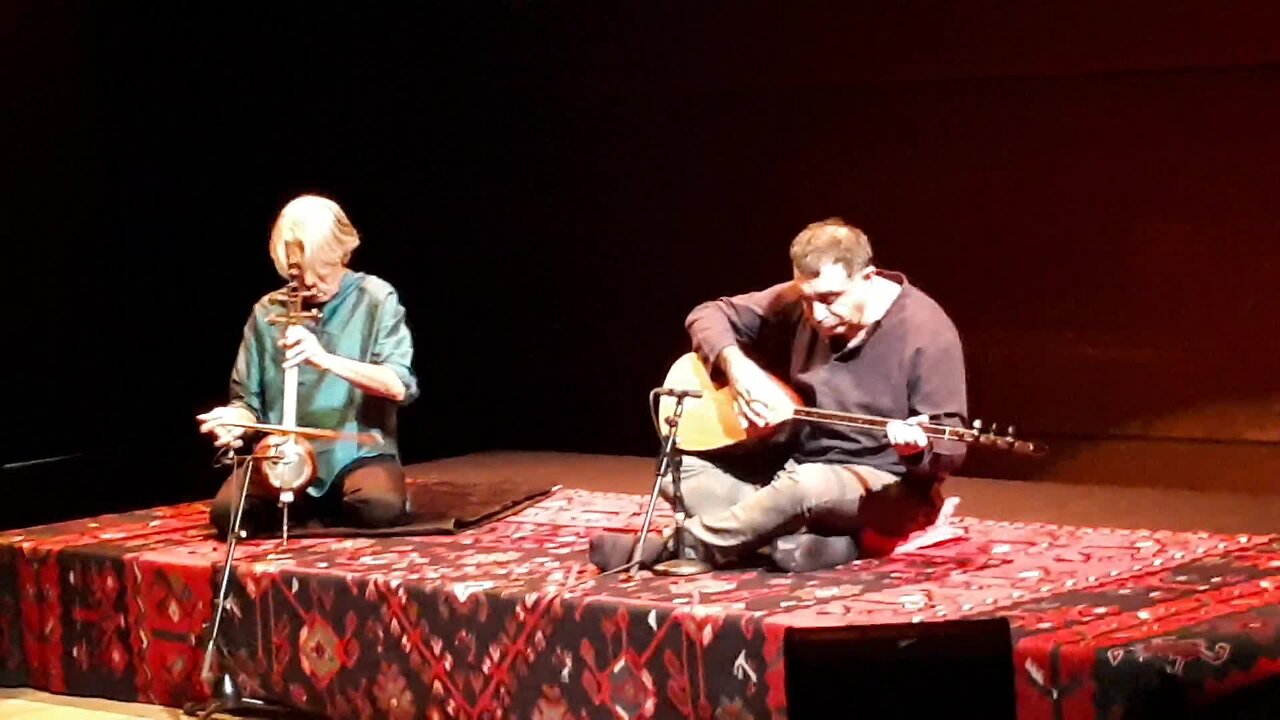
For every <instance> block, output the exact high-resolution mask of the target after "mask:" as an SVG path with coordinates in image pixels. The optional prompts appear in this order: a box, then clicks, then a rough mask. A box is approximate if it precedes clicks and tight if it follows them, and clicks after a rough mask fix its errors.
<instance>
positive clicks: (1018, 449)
mask: <svg viewBox="0 0 1280 720" xmlns="http://www.w3.org/2000/svg"><path fill="white" fill-rule="evenodd" d="M770 377H771V378H772V380H773V382H774V383H776V384H777V385H778V387H779V389H781V390H782V391H783V392H785V393H786V394H787V395H788V396H789V397H790V398H791V400H792V402H794V403H795V406H796V407H795V412H794V413H793V414H792V416H791V420H793V421H794V420H803V421H811V422H822V423H831V424H834V425H842V426H845V427H855V428H862V429H866V430H879V431H883V430H884V429H885V427H886V426H888V424H889V423H890V422H893V419H891V418H882V417H875V416H871V415H859V414H855V413H847V412H837V411H834V410H819V409H816V408H809V407H804V405H803V403H802V402H801V400H800V396H799V395H798V394H797V393H796V392H795V390H793V389H792V388H790V387H789V386H787V385H786V384H785V383H783V382H782V381H780V380H778V379H777V378H773V377H772V376H770ZM663 385H664V388H665V389H666V390H673V391H693V392H694V393H696V394H695V395H686V396H685V397H684V398H682V399H683V408H681V415H680V418H679V425H678V430H677V432H678V433H679V435H678V436H677V438H676V446H677V447H679V448H680V449H681V450H683V451H686V452H707V451H713V450H720V449H723V448H728V447H730V446H733V445H738V444H741V443H748V442H752V441H757V440H763V439H764V438H766V437H767V436H769V435H772V434H773V433H774V432H775V430H776V429H777V428H776V426H775V427H760V426H758V425H755V424H754V423H745V422H744V419H743V417H742V415H741V413H740V412H739V411H738V408H737V404H736V401H735V400H736V397H735V394H734V391H733V388H732V387H729V386H728V384H727V383H723V382H719V381H718V380H717V379H716V378H713V377H712V374H711V372H709V371H708V369H707V366H706V364H705V363H703V362H702V358H701V357H700V356H699V355H698V354H697V353H688V354H685V355H683V356H681V357H680V359H679V360H677V361H676V362H675V363H674V364H673V365H672V366H671V369H670V370H669V371H668V372H667V378H666V380H665V381H664V382H663ZM675 406H676V401H675V399H674V398H673V397H671V396H670V394H668V396H667V397H663V398H661V399H660V401H659V403H658V415H659V418H660V420H661V421H660V422H659V423H658V426H659V428H660V431H661V432H662V433H663V435H664V437H665V435H666V433H667V432H669V430H667V429H666V428H668V427H669V426H670V424H671V423H670V422H668V418H670V417H671V416H672V415H673V414H674V412H675ZM744 425H745V427H744ZM982 425H983V423H982V421H981V420H974V421H973V427H972V428H964V427H954V426H951V425H942V424H935V423H927V422H925V423H919V427H920V428H921V429H922V430H924V434H925V436H926V437H929V438H933V439H939V440H954V441H957V442H964V443H975V444H978V445H984V446H990V447H994V448H999V449H1001V450H1009V451H1011V452H1014V453H1017V454H1021V455H1042V454H1044V453H1045V452H1047V451H1048V448H1047V447H1045V446H1044V445H1042V444H1040V443H1035V442H1028V441H1026V440H1018V439H1015V438H1014V437H1013V428H1008V429H1007V430H1006V432H1005V434H1004V435H997V434H996V433H995V427H994V426H992V427H991V428H990V429H987V430H983V428H982Z"/></svg>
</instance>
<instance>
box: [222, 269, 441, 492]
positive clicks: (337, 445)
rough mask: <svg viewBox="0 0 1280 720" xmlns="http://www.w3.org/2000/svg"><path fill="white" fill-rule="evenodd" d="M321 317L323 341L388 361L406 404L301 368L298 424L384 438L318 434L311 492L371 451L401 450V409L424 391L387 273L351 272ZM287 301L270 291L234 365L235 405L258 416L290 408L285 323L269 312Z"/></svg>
mask: <svg viewBox="0 0 1280 720" xmlns="http://www.w3.org/2000/svg"><path fill="white" fill-rule="evenodd" d="M318 309H319V310H320V312H321V313H322V316H321V318H320V320H319V321H318V322H316V323H313V324H312V325H311V327H310V329H311V331H312V332H314V333H315V335H316V338H317V339H318V340H319V341H320V346H321V347H323V348H324V349H325V350H326V351H328V352H329V353H331V354H334V355H340V356H342V357H345V358H349V359H351V360H359V361H361V362H366V363H370V364H373V365H385V366H387V367H388V368H390V369H391V370H392V371H394V372H395V374H396V376H397V377H399V378H400V382H402V383H404V388H405V397H404V399H403V400H402V401H401V402H400V403H396V401H394V400H391V399H388V398H384V397H379V396H376V395H369V394H366V393H365V392H363V391H362V390H360V388H358V387H356V386H355V385H352V384H351V383H349V382H347V381H346V380H344V379H342V378H341V377H339V376H337V375H334V374H331V373H327V372H325V371H322V370H319V369H317V368H314V367H312V366H310V365H308V364H305V363H304V364H302V365H300V366H299V367H298V417H297V420H298V425H300V426H303V427H316V428H325V429H333V430H346V431H350V432H373V431H376V432H378V433H380V434H381V435H382V437H383V441H382V442H381V443H378V444H373V445H367V444H361V443H356V442H353V441H349V440H313V441H311V443H312V446H313V447H314V448H315V451H316V462H317V468H316V479H315V482H313V483H312V484H311V485H309V486H307V492H308V493H310V494H311V495H313V496H315V497H319V496H321V495H323V494H324V493H325V491H326V490H328V489H329V486H330V485H331V484H332V483H333V479H334V477H335V476H337V474H338V473H339V472H340V471H341V470H342V469H343V468H344V467H346V466H347V465H349V464H350V463H351V462H352V461H353V460H356V459H357V458H361V457H367V456H371V455H388V454H389V455H394V456H396V457H397V458H398V457H399V456H400V449H399V445H398V442H397V432H396V412H397V410H398V405H407V404H408V403H410V402H412V401H413V400H414V399H415V398H417V397H418V381H417V378H416V376H415V375H414V372H413V367H412V363H413V338H412V336H411V335H410V333H409V328H408V326H407V325H406V324H405V312H404V307H403V306H401V305H400V301H399V297H398V295H397V293H396V290H395V288H393V287H392V286H391V284H390V283H388V282H387V281H385V280H382V279H381V278H378V277H375V276H373V275H368V274H365V273H359V272H355V271H350V270H349V271H347V273H346V275H344V276H343V278H342V282H341V283H340V284H339V287H338V291H337V292H336V293H335V294H334V296H333V297H332V298H330V299H329V300H328V302H326V303H324V304H323V305H320V306H318ZM284 310H285V306H284V304H283V303H281V302H278V301H276V300H273V299H271V295H270V294H268V295H266V296H264V297H263V298H262V299H261V300H259V301H258V302H257V304H256V305H254V307H253V313H252V314H251V315H250V317H249V321H248V322H247V323H246V324H245V328H244V339H243V340H242V341H241V343H240V351H239V353H238V355H237V356H236V364H235V368H234V369H233V370H232V372H231V404H232V405H238V406H240V407H243V408H246V409H248V410H249V412H251V413H253V414H254V416H255V417H256V418H258V422H263V423H273V424H276V423H280V422H281V420H282V418H283V411H284V407H283V406H284V368H283V367H282V366H281V364H282V363H283V361H284V349H283V348H281V347H280V346H279V340H280V338H281V336H282V335H281V331H282V328H281V327H279V326H274V325H271V324H269V323H268V322H267V318H268V317H270V316H272V315H276V314H279V313H282V312H284Z"/></svg>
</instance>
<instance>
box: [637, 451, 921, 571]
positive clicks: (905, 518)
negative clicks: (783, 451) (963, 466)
mask: <svg viewBox="0 0 1280 720" xmlns="http://www.w3.org/2000/svg"><path fill="white" fill-rule="evenodd" d="M680 490H681V493H680V494H681V496H682V498H683V500H684V507H685V509H686V511H687V512H688V514H689V515H690V516H692V517H690V518H689V519H688V520H687V521H686V522H685V529H686V531H687V532H688V534H689V535H691V536H692V537H693V538H695V539H696V540H697V541H699V542H700V543H701V544H702V545H703V546H704V547H705V548H706V549H708V550H710V551H711V553H712V554H713V558H712V560H713V562H716V563H717V564H720V563H726V562H732V561H734V560H736V559H740V558H742V557H743V556H745V555H746V554H748V553H750V552H753V551H755V550H757V549H759V548H761V547H764V546H766V545H768V544H769V543H770V542H772V541H773V540H774V539H776V538H778V537H781V536H783V535H790V534H795V533H813V534H817V535H847V536H850V537H856V536H857V535H858V534H859V532H860V531H861V530H862V529H864V528H869V529H871V530H874V531H876V532H877V533H879V534H881V535H884V536H887V537H906V536H907V535H909V534H910V533H912V532H914V531H915V530H918V529H921V528H924V527H927V526H928V525H929V524H930V523H932V522H933V520H934V519H935V518H937V515H938V512H939V510H941V507H942V497H941V491H940V489H939V488H938V483H936V482H932V481H926V482H923V483H921V482H918V481H916V482H913V481H911V480H903V479H902V478H899V477H898V476H896V475H893V474H891V473H888V472H885V471H883V470H880V469H878V468H873V467H869V466H866V465H837V464H829V463H797V462H795V461H793V460H788V461H787V462H786V463H785V464H784V465H783V466H782V467H781V469H775V468H773V467H762V468H752V467H750V466H741V464H740V463H734V464H729V463H724V462H720V463H717V462H713V461H711V460H708V459H705V458H702V457H698V456H694V455H686V456H684V457H683V458H682V460H681V473H680ZM673 491H674V488H673V485H672V482H671V478H670V477H669V476H668V477H665V478H663V482H662V488H661V495H662V497H663V498H664V499H665V500H667V502H668V503H673V504H674V497H673V494H674V493H673Z"/></svg>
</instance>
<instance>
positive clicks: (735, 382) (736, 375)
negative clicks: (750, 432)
mask: <svg viewBox="0 0 1280 720" xmlns="http://www.w3.org/2000/svg"><path fill="white" fill-rule="evenodd" d="M720 367H721V368H723V369H724V372H725V375H726V376H727V377H728V380H729V385H730V386H731V387H732V388H733V392H734V396H735V401H736V404H737V408H738V414H739V416H740V417H741V418H743V420H744V423H743V425H744V427H745V426H746V424H747V423H751V424H755V425H759V426H762V427H765V426H769V425H777V424H778V423H781V422H785V421H787V420H790V419H791V418H792V416H793V415H794V414H795V409H796V405H795V402H794V401H793V400H792V399H791V396H790V395H788V394H787V393H786V392H785V391H784V390H783V389H782V388H781V387H779V386H778V383H777V381H776V380H774V379H773V377H772V376H771V375H769V374H768V373H767V372H765V371H764V369H763V368H761V367H760V366H759V365H757V364H756V362H755V361H754V360H752V359H751V358H749V357H747V356H746V354H745V353H743V352H742V350H740V349H739V348H737V347H733V346H730V347H727V348H725V349H724V351H723V352H722V353H720Z"/></svg>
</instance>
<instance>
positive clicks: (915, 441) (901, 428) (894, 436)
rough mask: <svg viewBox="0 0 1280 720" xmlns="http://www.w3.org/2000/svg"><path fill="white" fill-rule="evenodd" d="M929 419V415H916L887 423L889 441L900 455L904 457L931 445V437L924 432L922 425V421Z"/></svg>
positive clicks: (886, 429) (922, 450) (886, 430)
mask: <svg viewBox="0 0 1280 720" xmlns="http://www.w3.org/2000/svg"><path fill="white" fill-rule="evenodd" d="M928 419H929V416H928V415H916V416H915V417H910V418H907V419H906V420H893V421H891V422H890V423H889V424H888V425H885V428H884V429H885V432H886V433H887V434H888V435H889V442H890V443H891V444H892V445H893V449H894V450H897V451H898V454H899V455H901V456H902V457H907V456H909V455H915V454H917V453H921V452H924V449H925V448H927V447H929V438H928V437H927V436H926V435H925V434H924V428H921V427H920V423H922V422H925V421H926V420H928Z"/></svg>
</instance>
